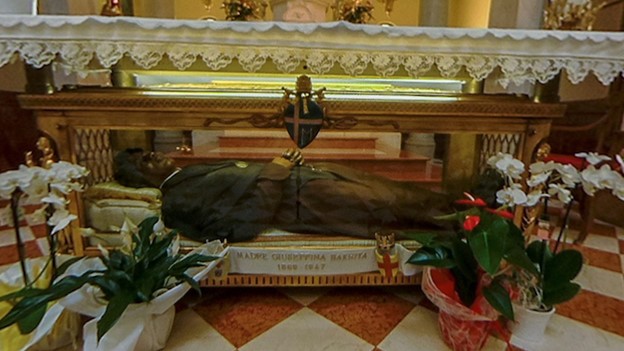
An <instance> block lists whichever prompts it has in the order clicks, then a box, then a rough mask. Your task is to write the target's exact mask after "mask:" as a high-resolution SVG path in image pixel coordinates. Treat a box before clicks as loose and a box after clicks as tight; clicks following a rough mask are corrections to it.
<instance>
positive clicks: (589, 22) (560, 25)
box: [544, 0, 624, 30]
mask: <svg viewBox="0 0 624 351" xmlns="http://www.w3.org/2000/svg"><path fill="white" fill-rule="evenodd" d="M623 1H624V0H615V1H611V2H609V1H602V2H600V3H598V4H596V3H594V2H593V1H592V0H550V1H548V4H547V5H546V10H545V11H544V29H556V30H592V27H593V25H594V22H595V21H596V15H597V14H598V12H599V11H600V10H602V9H604V8H607V7H611V6H613V5H616V4H619V3H621V2H623Z"/></svg>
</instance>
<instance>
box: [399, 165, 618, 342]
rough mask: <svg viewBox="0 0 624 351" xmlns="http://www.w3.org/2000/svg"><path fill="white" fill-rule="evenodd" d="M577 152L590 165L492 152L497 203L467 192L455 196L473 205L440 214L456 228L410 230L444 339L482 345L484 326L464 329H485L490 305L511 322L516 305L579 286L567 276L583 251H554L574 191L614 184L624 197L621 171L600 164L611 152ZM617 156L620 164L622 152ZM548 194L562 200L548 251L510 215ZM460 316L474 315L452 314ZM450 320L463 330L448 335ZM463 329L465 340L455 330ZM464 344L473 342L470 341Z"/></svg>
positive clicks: (552, 299) (551, 300)
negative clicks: (556, 232)
mask: <svg viewBox="0 0 624 351" xmlns="http://www.w3.org/2000/svg"><path fill="white" fill-rule="evenodd" d="M577 156H578V157H582V158H584V159H585V160H586V162H587V164H588V166H587V167H586V168H584V169H583V170H581V171H578V170H577V169H575V168H574V167H572V166H570V165H563V164H558V163H555V162H535V163H533V164H531V165H530V166H529V169H528V172H526V169H525V165H524V164H523V163H522V162H521V161H519V160H517V159H515V158H513V157H512V156H511V155H509V154H504V153H499V154H497V155H495V156H492V157H491V158H489V159H488V165H489V166H490V167H491V169H492V170H493V174H494V175H496V174H497V175H498V176H496V177H493V178H492V179H490V183H492V184H496V187H495V188H492V187H490V189H491V190H492V189H494V190H493V191H491V192H492V193H494V192H495V194H492V196H491V198H492V199H495V202H496V203H498V206H499V207H497V208H495V209H494V208H488V206H487V203H486V201H484V200H482V199H481V198H475V197H473V196H471V195H469V199H467V200H459V201H457V203H458V204H459V205H468V206H469V207H470V208H468V209H466V210H462V211H459V212H457V213H455V214H452V215H448V216H446V217H445V218H446V219H452V220H456V221H458V229H457V231H456V232H454V233H452V234H450V235H448V234H447V235H444V234H429V233H426V234H414V235H413V238H414V239H415V240H417V241H418V242H419V243H420V244H421V245H422V247H421V248H420V249H418V250H417V251H416V252H415V253H414V254H413V255H412V256H411V257H410V259H409V261H408V262H410V263H412V264H416V265H423V266H429V267H434V268H436V269H429V268H426V269H425V271H424V273H425V274H424V276H423V291H424V292H425V294H426V295H427V297H429V298H430V299H431V300H432V301H434V303H436V304H437V305H438V307H440V311H441V312H440V327H441V329H442V333H443V337H444V338H445V342H446V343H447V344H448V345H449V346H451V347H453V348H454V349H479V348H480V347H481V345H482V344H483V342H485V337H486V336H487V332H486V331H477V330H472V329H471V330H470V332H468V333H466V332H465V330H466V329H467V328H469V327H468V326H469V325H471V326H474V325H475V323H473V322H475V321H477V322H483V323H481V326H480V327H479V328H481V330H486V329H487V328H488V326H491V324H490V325H488V323H487V322H488V321H492V320H494V319H495V318H496V313H493V311H492V309H493V310H494V311H497V312H499V313H500V314H502V315H503V316H504V317H506V318H507V319H508V320H510V321H514V320H515V319H516V315H517V313H515V312H514V310H516V311H519V310H521V309H522V311H521V312H524V309H525V308H528V309H535V310H550V311H552V309H551V308H552V306H553V305H555V304H557V303H561V302H564V301H567V300H569V299H571V298H572V297H574V296H575V295H576V294H577V293H578V291H579V290H580V286H579V285H578V284H576V283H573V282H572V280H573V279H574V278H575V277H576V276H577V275H578V273H579V272H580V270H581V267H582V262H583V258H582V255H581V253H580V252H578V251H576V250H572V249H570V250H564V251H561V252H558V248H559V246H560V242H561V240H562V236H563V233H564V229H565V226H566V223H567V219H568V216H569V213H570V206H571V201H572V194H573V191H574V190H575V189H583V191H584V192H585V193H587V194H588V195H590V196H591V195H593V194H594V193H595V192H596V191H599V190H604V191H606V190H611V191H612V192H613V194H614V195H616V196H618V194H619V196H621V198H624V177H622V175H621V174H620V173H618V172H617V171H614V170H613V169H611V166H610V165H609V164H603V163H604V162H605V161H610V159H609V158H608V157H605V156H602V155H597V154H593V153H582V154H578V155H577ZM617 160H618V162H620V163H621V159H620V158H618V159H617ZM601 164H602V165H601ZM620 168H621V165H620ZM490 175H492V173H490ZM484 197H485V196H484ZM488 198H489V197H488ZM549 199H550V200H551V201H554V200H558V201H560V202H562V203H563V204H565V205H567V208H566V212H565V215H564V220H563V222H564V224H563V225H562V230H561V232H560V233H559V235H558V237H557V240H556V242H555V249H554V250H553V252H551V251H550V249H549V247H548V243H547V242H542V241H537V242H530V240H529V236H528V235H525V234H526V233H523V230H522V229H521V228H520V227H519V226H517V225H516V224H515V223H514V222H512V219H513V218H514V213H515V210H516V208H517V207H518V206H522V207H524V208H534V207H536V206H538V207H539V206H543V205H544V203H546V205H547V201H548V200H549ZM512 298H515V302H516V303H515V305H516V306H517V307H516V308H515V309H514V304H512ZM484 302H487V303H484ZM518 306H519V307H518ZM449 315H451V316H450V317H449ZM459 316H461V317H464V318H465V319H467V320H472V322H468V321H466V322H465V323H464V322H461V321H457V320H452V319H457V318H456V317H459ZM523 316H524V314H523ZM448 320H450V323H447V322H448ZM447 324H448V325H454V326H457V325H460V326H462V328H464V330H463V331H462V332H459V333H458V336H455V335H452V332H453V331H452V330H451V329H450V328H449V327H447V326H446V325H447ZM522 324H523V321H522V320H518V321H516V322H515V323H513V324H512V325H513V326H514V329H515V328H516V326H518V325H522ZM529 324H531V325H534V324H535V323H529ZM475 328H477V327H475ZM542 334H543V328H542ZM466 335H468V340H461V339H460V337H459V336H466ZM477 335H484V336H483V338H480V337H477ZM468 344H470V345H473V347H472V348H467V347H466V346H465V345H468Z"/></svg>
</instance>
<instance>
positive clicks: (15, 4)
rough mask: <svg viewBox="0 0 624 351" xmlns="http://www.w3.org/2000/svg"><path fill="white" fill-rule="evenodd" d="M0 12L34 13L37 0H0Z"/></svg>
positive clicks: (14, 13) (13, 13) (35, 12)
mask: <svg viewBox="0 0 624 351" xmlns="http://www.w3.org/2000/svg"><path fill="white" fill-rule="evenodd" d="M0 14H12V15H36V14H37V0H0Z"/></svg>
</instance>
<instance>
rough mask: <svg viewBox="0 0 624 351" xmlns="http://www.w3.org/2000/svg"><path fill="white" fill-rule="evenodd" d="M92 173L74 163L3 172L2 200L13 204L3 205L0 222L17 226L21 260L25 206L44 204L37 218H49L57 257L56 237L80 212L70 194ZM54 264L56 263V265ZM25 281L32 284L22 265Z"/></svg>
mask: <svg viewBox="0 0 624 351" xmlns="http://www.w3.org/2000/svg"><path fill="white" fill-rule="evenodd" d="M87 174H88V171H87V169H86V168H84V167H82V166H79V165H75V164H73V163H69V162H65V161H59V162H49V163H47V167H45V168H44V167H39V166H25V165H20V166H19V168H18V169H17V170H11V171H7V172H4V173H2V174H0V199H2V200H9V204H8V205H7V206H5V207H0V225H8V226H13V227H14V228H15V233H16V239H17V243H18V251H19V253H20V261H21V262H24V260H25V259H26V258H25V257H24V252H23V248H21V247H20V246H21V236H20V234H19V218H20V209H21V206H22V205H37V204H39V205H41V207H40V208H39V209H38V210H36V211H35V212H34V213H33V217H34V219H36V220H37V219H38V220H41V221H45V223H46V224H47V226H48V233H49V241H48V242H49V243H50V253H51V257H54V251H55V245H54V243H55V240H54V236H55V235H56V234H57V233H59V232H60V231H62V230H63V229H65V228H66V227H67V226H68V225H69V224H70V223H71V221H73V220H74V219H76V218H77V217H76V215H74V214H72V213H70V212H69V210H68V209H67V206H68V204H69V200H68V199H67V196H68V195H69V194H70V193H71V192H73V191H81V190H82V184H80V183H79V180H80V179H81V178H83V177H85V176H86V175H87ZM53 266H54V265H53ZM22 267H23V268H22V273H23V275H24V282H25V284H26V285H28V284H29V283H30V281H29V278H28V274H27V272H26V271H25V268H24V266H22Z"/></svg>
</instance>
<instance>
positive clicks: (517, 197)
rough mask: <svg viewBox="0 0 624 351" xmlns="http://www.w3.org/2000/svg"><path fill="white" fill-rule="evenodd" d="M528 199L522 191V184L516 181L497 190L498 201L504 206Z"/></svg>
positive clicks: (517, 203) (518, 203)
mask: <svg viewBox="0 0 624 351" xmlns="http://www.w3.org/2000/svg"><path fill="white" fill-rule="evenodd" d="M526 201H527V195H526V194H525V193H524V191H522V188H521V186H520V184H517V183H514V184H512V185H511V186H508V187H504V188H503V189H501V190H499V191H497V192H496V202H498V203H499V204H501V205H503V206H507V207H513V206H516V205H522V204H524V203H525V202H526Z"/></svg>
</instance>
